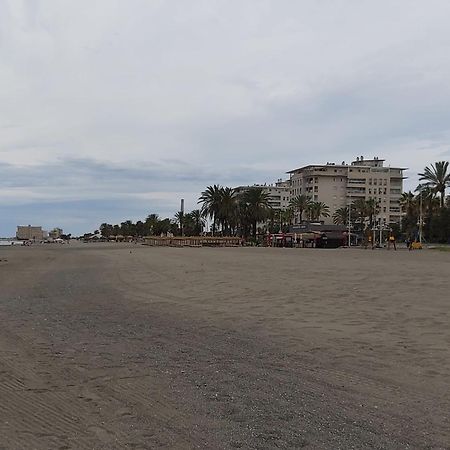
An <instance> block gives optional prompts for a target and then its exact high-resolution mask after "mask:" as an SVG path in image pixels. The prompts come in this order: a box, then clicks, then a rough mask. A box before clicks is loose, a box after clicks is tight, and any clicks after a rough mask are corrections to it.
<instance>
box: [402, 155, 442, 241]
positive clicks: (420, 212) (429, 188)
mask: <svg viewBox="0 0 450 450" xmlns="http://www.w3.org/2000/svg"><path fill="white" fill-rule="evenodd" d="M419 177H420V178H419V180H420V181H421V184H419V186H417V188H416V190H415V192H414V193H413V192H411V191H409V192H404V193H403V194H402V197H401V199H400V205H401V207H402V211H403V213H404V216H403V219H402V229H403V231H404V233H405V234H406V235H409V236H414V235H416V234H417V233H418V232H419V229H420V231H421V232H423V236H424V237H425V239H427V240H430V241H441V242H448V241H449V239H450V198H449V197H446V195H445V194H446V189H447V188H448V187H450V172H449V163H448V161H438V162H436V163H434V164H431V166H430V167H428V166H427V167H425V169H424V171H423V172H422V173H420V174H419Z"/></svg>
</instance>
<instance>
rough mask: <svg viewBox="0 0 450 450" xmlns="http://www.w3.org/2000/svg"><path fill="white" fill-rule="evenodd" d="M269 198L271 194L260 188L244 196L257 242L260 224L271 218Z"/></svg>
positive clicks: (252, 188) (250, 190)
mask: <svg viewBox="0 0 450 450" xmlns="http://www.w3.org/2000/svg"><path fill="white" fill-rule="evenodd" d="M269 198H270V197H269V194H268V193H267V192H266V191H265V190H264V189H263V188H259V187H251V188H249V189H247V190H246V191H245V192H244V194H243V196H242V201H243V203H244V204H245V205H246V207H247V208H246V209H247V214H248V220H249V222H250V224H251V226H252V234H253V238H254V239H255V240H256V233H257V224H258V222H261V221H262V220H264V219H266V218H267V217H268V216H269V211H270V209H271V207H270V204H269Z"/></svg>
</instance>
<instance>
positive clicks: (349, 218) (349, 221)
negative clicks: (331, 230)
mask: <svg viewBox="0 0 450 450" xmlns="http://www.w3.org/2000/svg"><path fill="white" fill-rule="evenodd" d="M351 212H352V204H351V203H349V205H348V246H349V248H350V247H351V245H352V238H351V235H350V233H351V226H352V224H351V218H352V214H351Z"/></svg>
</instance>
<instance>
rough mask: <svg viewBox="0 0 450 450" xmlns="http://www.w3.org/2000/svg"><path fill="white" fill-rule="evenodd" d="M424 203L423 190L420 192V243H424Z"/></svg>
mask: <svg viewBox="0 0 450 450" xmlns="http://www.w3.org/2000/svg"><path fill="white" fill-rule="evenodd" d="M422 208H423V203H422V190H421V191H420V214H419V242H420V243H422V228H423V209H422Z"/></svg>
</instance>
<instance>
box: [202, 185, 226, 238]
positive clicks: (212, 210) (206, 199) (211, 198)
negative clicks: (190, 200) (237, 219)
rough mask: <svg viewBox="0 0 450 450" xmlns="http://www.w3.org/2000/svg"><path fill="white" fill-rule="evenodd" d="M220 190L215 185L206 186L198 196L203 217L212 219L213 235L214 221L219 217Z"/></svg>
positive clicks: (213, 230) (213, 229)
mask: <svg viewBox="0 0 450 450" xmlns="http://www.w3.org/2000/svg"><path fill="white" fill-rule="evenodd" d="M221 192H222V188H221V187H220V186H219V185H218V184H215V185H214V186H208V187H207V188H206V189H205V190H204V191H203V192H202V193H201V195H200V198H199V199H198V203H199V204H201V205H202V207H201V211H202V214H203V216H204V217H209V218H210V219H212V232H213V234H214V232H215V228H216V221H217V219H218V216H219V211H220V203H221V195H222V193H221Z"/></svg>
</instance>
